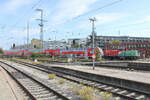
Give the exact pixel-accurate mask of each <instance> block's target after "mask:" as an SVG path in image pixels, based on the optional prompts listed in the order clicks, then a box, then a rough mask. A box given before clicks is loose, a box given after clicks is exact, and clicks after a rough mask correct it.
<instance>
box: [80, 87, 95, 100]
mask: <svg viewBox="0 0 150 100" xmlns="http://www.w3.org/2000/svg"><path fill="white" fill-rule="evenodd" d="M93 92H94V90H93V88H91V87H83V88H82V89H81V90H80V91H79V96H80V98H81V99H84V100H93V97H94V95H93Z"/></svg>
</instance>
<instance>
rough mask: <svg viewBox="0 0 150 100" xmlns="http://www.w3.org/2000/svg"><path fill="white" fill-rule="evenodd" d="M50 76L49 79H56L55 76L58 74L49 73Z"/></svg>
mask: <svg viewBox="0 0 150 100" xmlns="http://www.w3.org/2000/svg"><path fill="white" fill-rule="evenodd" d="M48 78H49V79H55V78H56V75H55V74H48Z"/></svg>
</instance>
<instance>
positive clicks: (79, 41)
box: [68, 38, 87, 48]
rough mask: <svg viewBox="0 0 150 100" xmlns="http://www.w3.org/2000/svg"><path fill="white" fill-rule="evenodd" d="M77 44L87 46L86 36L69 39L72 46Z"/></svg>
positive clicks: (81, 46) (82, 46)
mask: <svg viewBox="0 0 150 100" xmlns="http://www.w3.org/2000/svg"><path fill="white" fill-rule="evenodd" d="M74 44H77V45H79V47H80V48H86V44H87V39H86V38H75V39H68V45H69V46H70V47H72V45H74Z"/></svg>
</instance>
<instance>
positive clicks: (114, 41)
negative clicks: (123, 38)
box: [111, 40, 120, 44]
mask: <svg viewBox="0 0 150 100" xmlns="http://www.w3.org/2000/svg"><path fill="white" fill-rule="evenodd" d="M111 43H112V44H120V40H112V41H111Z"/></svg>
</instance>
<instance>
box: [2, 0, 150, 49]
mask: <svg viewBox="0 0 150 100" xmlns="http://www.w3.org/2000/svg"><path fill="white" fill-rule="evenodd" d="M116 1H119V2H118V3H116V4H113V5H111V6H107V7H104V6H105V5H108V4H110V3H112V2H116ZM149 5H150V0H0V37H1V39H0V47H2V48H4V49H9V48H10V47H11V46H12V44H13V43H15V44H16V45H21V44H25V43H27V22H29V25H30V29H29V31H30V40H31V39H32V38H37V39H39V38H40V27H39V23H40V22H39V21H38V20H36V19H39V18H40V12H38V11H36V9H38V8H40V9H43V12H44V20H45V22H44V40H55V39H56V40H61V39H65V40H66V39H67V38H86V37H88V36H89V35H90V34H91V31H92V30H91V22H90V21H89V18H93V17H95V18H96V19H97V21H96V22H95V27H96V28H95V29H96V30H95V31H96V33H97V35H102V36H105V35H106V36H136V37H150V7H149ZM102 7H104V8H103V9H99V8H102Z"/></svg>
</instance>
